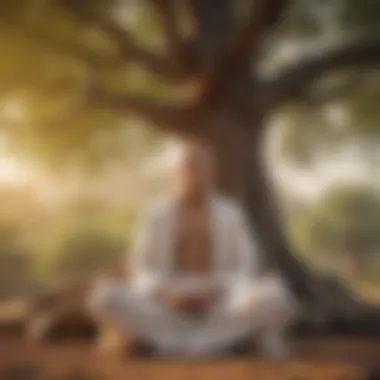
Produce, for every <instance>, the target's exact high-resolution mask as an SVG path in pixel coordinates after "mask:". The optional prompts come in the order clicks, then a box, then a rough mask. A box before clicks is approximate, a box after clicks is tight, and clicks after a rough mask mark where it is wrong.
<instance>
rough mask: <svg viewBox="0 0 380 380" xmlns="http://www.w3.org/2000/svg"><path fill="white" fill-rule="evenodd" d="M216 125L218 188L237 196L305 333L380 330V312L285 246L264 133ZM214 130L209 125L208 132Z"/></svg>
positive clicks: (268, 265)
mask: <svg viewBox="0 0 380 380" xmlns="http://www.w3.org/2000/svg"><path fill="white" fill-rule="evenodd" d="M225 124H226V120H225V119H224V120H223V123H218V129H217V133H216V134H215V135H214V136H212V138H211V139H210V141H211V143H212V146H213V148H214V150H215V152H216V156H217V160H218V163H219V176H220V188H221V190H223V191H224V192H226V193H228V194H230V195H232V196H233V197H235V198H237V199H240V200H241V201H242V203H243V205H244V206H245V207H246V210H247V214H248V218H249V221H250V222H251V225H252V228H253V231H254V234H255V236H256V238H257V239H258V241H259V245H260V248H261V251H262V252H263V253H264V254H263V269H264V270H268V269H269V270H271V269H275V270H277V271H278V272H280V273H281V275H282V276H283V278H284V280H285V282H286V283H287V285H288V286H289V288H290V289H291V290H292V291H293V293H294V295H295V296H296V297H297V299H298V300H299V302H300V304H301V305H303V306H304V308H303V309H304V310H305V313H304V315H303V317H302V318H301V319H302V321H301V322H302V323H300V325H301V324H302V326H303V327H306V328H307V330H308V331H309V332H318V333H320V332H321V331H326V332H328V331H331V330H333V331H334V332H338V331H340V332H349V333H354V332H355V333H364V332H370V333H371V334H373V332H374V329H376V330H377V331H378V332H379V333H380V318H379V317H380V313H379V312H378V310H374V308H373V307H372V306H371V305H366V304H364V302H360V301H358V300H356V299H355V298H354V297H353V295H352V294H351V292H350V291H349V290H348V289H346V288H345V287H344V286H343V284H341V283H340V282H339V280H337V279H335V278H328V277H327V276H322V275H319V274H317V273H316V272H315V271H313V270H312V269H311V268H309V267H308V266H307V265H306V264H305V263H302V262H301V261H300V260H299V259H298V258H297V257H296V255H294V252H293V251H292V248H291V247H290V245H289V242H288V240H287V238H286V235H285V233H284V230H283V226H284V224H283V223H281V215H280V213H279V209H278V208H277V206H276V199H275V196H274V192H273V186H272V185H271V184H270V177H269V173H268V169H267V168H266V162H265V159H264V156H263V152H262V149H261V147H262V146H263V145H264V144H263V136H262V135H260V134H259V133H257V134H256V135H253V136H252V134H250V135H249V134H248V133H246V132H245V131H246V130H247V129H245V128H244V127H243V126H240V127H239V125H238V124H237V123H236V122H234V123H233V127H231V125H230V126H229V127H227V126H226V125H225ZM212 129H214V128H210V130H212Z"/></svg>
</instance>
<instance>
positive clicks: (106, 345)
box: [96, 328, 132, 355]
mask: <svg viewBox="0 0 380 380" xmlns="http://www.w3.org/2000/svg"><path fill="white" fill-rule="evenodd" d="M131 345H132V341H131V339H129V338H128V337H127V336H125V334H123V333H120V332H119V331H117V330H116V329H111V328H106V329H103V330H102V331H101V332H100V336H99V339H98V342H97V346H96V348H97V350H98V351H99V352H101V353H105V354H112V355H125V354H127V355H128V354H129V351H130V350H131Z"/></svg>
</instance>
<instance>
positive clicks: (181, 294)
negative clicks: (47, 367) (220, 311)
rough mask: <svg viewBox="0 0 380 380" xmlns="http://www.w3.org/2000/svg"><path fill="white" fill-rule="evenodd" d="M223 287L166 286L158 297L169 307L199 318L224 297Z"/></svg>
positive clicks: (214, 285)
mask: <svg viewBox="0 0 380 380" xmlns="http://www.w3.org/2000/svg"><path fill="white" fill-rule="evenodd" d="M222 294H223V292H222V287H221V286H219V285H216V284H212V285H208V286H205V287H199V289H186V288H182V287H179V286H175V285H172V286H164V287H162V288H161V289H159V291H158V297H159V298H160V299H161V300H162V302H164V303H165V304H166V305H167V306H169V307H171V308H173V309H176V310H178V311H180V312H183V313H185V314H188V315H192V316H198V315H202V314H204V313H207V311H209V310H210V309H211V308H212V307H213V306H214V305H215V303H216V302H217V301H218V300H219V299H220V297H221V296H222Z"/></svg>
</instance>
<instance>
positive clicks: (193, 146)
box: [175, 141, 216, 195]
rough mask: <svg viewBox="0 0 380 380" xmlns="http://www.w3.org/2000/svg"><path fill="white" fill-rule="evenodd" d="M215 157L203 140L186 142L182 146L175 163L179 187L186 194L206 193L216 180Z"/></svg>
mask: <svg viewBox="0 0 380 380" xmlns="http://www.w3.org/2000/svg"><path fill="white" fill-rule="evenodd" d="M215 174H216V167H215V157H214V155H213V152H212V151H211V149H210V148H209V147H207V146H206V145H204V144H202V143H201V142H194V141H191V142H186V143H184V144H183V145H182V146H181V149H180V151H179V155H178V157H177V160H176V165H175V176H176V180H177V185H178V186H179V189H180V190H181V191H182V192H184V193H186V194H197V195H201V194H206V193H208V192H209V191H210V190H211V189H212V187H213V185H214V180H215Z"/></svg>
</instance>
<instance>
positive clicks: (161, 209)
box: [146, 196, 173, 218]
mask: <svg viewBox="0 0 380 380" xmlns="http://www.w3.org/2000/svg"><path fill="white" fill-rule="evenodd" d="M172 203H173V202H172V198H171V197H169V196H161V197H158V198H155V199H154V200H153V201H151V202H150V203H149V204H148V205H147V206H146V213H147V215H148V216H150V217H151V218H157V217H159V216H162V215H164V214H166V213H167V211H168V209H169V208H170V206H171V204H172Z"/></svg>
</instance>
